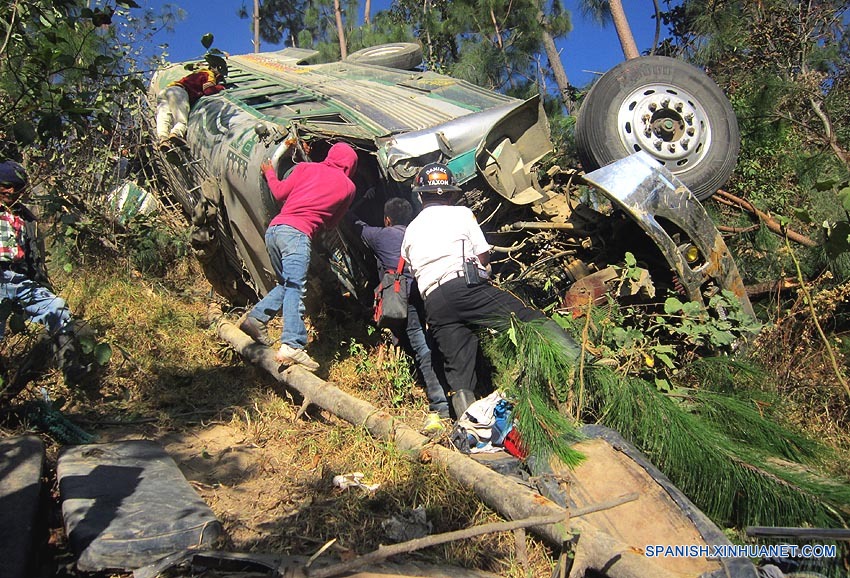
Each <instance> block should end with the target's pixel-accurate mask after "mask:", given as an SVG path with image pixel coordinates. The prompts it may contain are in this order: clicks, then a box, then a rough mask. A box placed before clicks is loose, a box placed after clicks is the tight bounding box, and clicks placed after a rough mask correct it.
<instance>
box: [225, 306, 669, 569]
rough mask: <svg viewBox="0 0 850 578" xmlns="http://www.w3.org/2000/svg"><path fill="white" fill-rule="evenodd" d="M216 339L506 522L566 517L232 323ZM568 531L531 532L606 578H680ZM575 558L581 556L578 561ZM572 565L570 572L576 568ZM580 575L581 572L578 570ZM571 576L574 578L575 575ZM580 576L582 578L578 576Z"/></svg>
mask: <svg viewBox="0 0 850 578" xmlns="http://www.w3.org/2000/svg"><path fill="white" fill-rule="evenodd" d="M217 332H218V335H219V337H221V338H222V339H223V340H225V341H226V342H227V343H229V344H230V345H231V346H232V347H233V348H234V349H235V350H236V351H237V352H238V353H239V354H240V355H242V356H243V357H244V358H245V359H247V360H248V361H250V362H251V363H252V364H254V365H256V366H259V367H262V368H263V369H265V370H266V371H267V372H268V373H269V374H271V375H272V376H273V377H274V378H275V379H276V380H277V381H278V382H280V383H282V384H283V385H285V386H287V387H288V388H291V389H292V390H295V391H296V392H298V393H299V394H301V395H302V396H303V397H304V399H305V402H309V403H312V404H314V405H316V406H318V407H320V408H322V409H324V410H327V411H330V412H331V413H333V414H334V415H335V416H337V417H339V418H341V419H343V420H345V421H347V422H349V423H351V424H353V425H355V426H357V427H360V428H364V429H366V430H367V431H368V432H369V433H370V434H371V435H372V436H374V437H376V438H380V439H383V440H387V441H390V442H392V443H394V444H395V445H396V447H398V448H399V449H401V450H402V451H405V452H408V453H410V454H411V455H413V456H415V457H417V458H419V459H426V458H427V459H430V460H431V461H433V462H435V463H438V464H440V465H442V466H443V467H444V468H445V470H446V472H447V473H448V475H450V476H451V477H452V478H453V479H455V480H456V481H458V482H459V483H461V484H462V485H464V486H467V487H469V488H471V489H472V490H473V491H474V492H475V494H476V495H477V496H478V497H479V498H480V499H481V500H482V501H483V502H484V503H485V504H487V506H489V507H490V508H492V509H494V510H495V511H497V512H498V513H499V514H500V515H502V516H503V517H504V518H506V519H508V520H522V519H526V518H536V517H540V518H543V517H551V516H553V515H560V516H562V517H563V518H564V519H566V518H567V515H568V514H567V511H566V510H565V509H563V508H561V507H560V506H558V505H557V504H555V503H554V502H552V501H551V500H549V499H548V498H545V497H543V496H541V495H540V494H538V493H537V492H533V491H531V490H530V489H528V488H526V487H525V486H522V485H520V484H518V483H516V482H514V481H512V480H511V479H509V478H507V477H505V476H503V475H501V474H498V473H496V472H494V471H493V470H491V469H490V468H488V467H486V466H484V465H482V464H479V463H478V462H476V461H475V460H472V459H470V458H469V457H467V456H465V455H464V454H461V453H459V452H457V451H452V450H450V449H448V448H445V447H443V446H439V445H435V444H433V443H432V441H431V440H430V439H429V438H427V437H425V436H423V435H421V434H420V433H419V432H417V431H415V430H414V429H413V428H411V427H409V426H408V425H406V424H404V423H403V422H401V421H399V420H397V419H395V418H394V417H393V416H392V415H390V414H389V413H387V412H386V411H383V410H381V409H379V408H376V407H375V406H373V405H372V404H370V403H368V402H365V401H363V400H361V399H359V398H357V397H354V396H352V395H350V394H348V393H345V392H344V391H342V390H340V389H339V388H337V387H335V386H334V385H333V384H331V383H329V382H326V381H324V380H322V379H320V378H319V377H317V376H315V375H313V374H312V373H310V372H308V371H306V370H305V369H303V368H301V367H299V366H291V367H288V368H283V367H281V365H280V364H279V363H278V362H277V361H275V359H274V350H272V349H270V348H268V347H263V346H261V345H259V344H257V343H255V342H254V341H253V340H252V339H251V338H250V337H248V336H247V335H245V334H244V333H242V331H240V330H239V329H238V328H237V327H236V326H235V325H234V324H233V323H230V322H229V321H227V320H224V319H219V320H218V321H217ZM571 525H572V528H565V527H564V525H563V524H547V525H541V526H533V527H531V528H530V529H531V530H532V532H534V533H535V534H536V535H537V536H538V537H540V538H541V539H543V540H544V541H545V542H547V543H548V544H550V545H551V546H552V547H554V548H558V549H560V548H561V547H562V546H563V544H564V543H565V542H568V541H570V540H573V539H574V538H575V537H576V536H577V537H578V544H579V547H578V551H577V562H580V565H581V567H582V568H584V569H587V568H595V569H602V568H604V569H605V575H606V576H609V577H610V578H645V577H646V576H667V577H669V578H685V576H684V575H682V574H677V573H671V572H670V571H669V569H662V568H660V567H659V566H658V565H657V564H656V563H655V562H654V561H653V560H651V559H649V558H646V557H645V556H644V554H643V552H641V551H637V550H636V549H634V548H631V547H629V546H627V545H625V544H623V543H621V542H619V541H617V540H616V539H614V538H613V537H612V536H611V535H609V534H607V533H606V532H603V531H602V530H600V529H599V528H596V527H594V526H592V525H590V524H589V523H587V522H585V521H583V520H580V519H575V518H574V519H572V520H571ZM578 554H580V555H581V557H580V559H578ZM576 567H577V566H576V564H574V566H573V569H574V570H575V568H576ZM582 572H583V570H582ZM570 575H571V576H579V574H575V573H574V572H571V573H570ZM582 575H583V574H582Z"/></svg>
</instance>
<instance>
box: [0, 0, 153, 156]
mask: <svg viewBox="0 0 850 578" xmlns="http://www.w3.org/2000/svg"><path fill="white" fill-rule="evenodd" d="M116 4H117V9H115V8H112V7H109V6H107V7H103V8H100V7H96V8H89V7H88V3H87V2H83V1H81V0H76V1H75V0H69V1H66V2H49V1H47V0H21V1H18V2H12V3H6V4H5V7H4V8H0V21H3V22H4V23H6V26H5V27H4V28H5V30H4V42H3V44H2V45H0V103H2V104H0V134H2V135H5V138H7V139H15V140H16V144H15V145H13V144H12V143H10V142H7V143H5V145H4V148H5V151H4V152H5V154H9V155H11V156H16V153H15V148H16V146H24V145H29V144H32V143H33V142H34V141H35V140H37V139H38V140H40V141H41V144H46V143H47V142H48V141H49V140H50V139H61V138H62V137H63V136H64V135H65V134H66V131H76V132H77V133H78V134H79V133H80V132H85V131H87V130H88V129H89V127H90V126H91V125H92V124H95V125H96V126H100V127H101V128H104V129H111V128H112V127H113V122H112V119H113V112H114V110H115V108H114V107H115V104H116V103H115V100H116V99H115V95H116V94H123V93H129V92H132V91H135V90H139V91H143V90H144V86H143V84H142V82H141V81H140V79H139V78H138V77H136V76H135V75H134V74H132V73H131V72H130V70H129V67H128V63H127V60H126V56H127V52H129V50H127V51H125V50H123V49H122V48H123V47H121V46H120V45H118V44H117V43H116V35H115V31H114V29H113V23H114V22H116V21H117V20H118V19H121V18H124V17H126V16H127V15H128V14H129V9H130V8H138V7H139V6H138V5H137V4H136V3H135V2H133V1H132V0H127V1H119V2H117V3H116Z"/></svg>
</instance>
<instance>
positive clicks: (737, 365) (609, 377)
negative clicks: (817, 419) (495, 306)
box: [488, 319, 850, 527]
mask: <svg viewBox="0 0 850 578" xmlns="http://www.w3.org/2000/svg"><path fill="white" fill-rule="evenodd" d="M549 323H551V321H549ZM488 353H489V354H490V357H491V359H492V360H493V362H494V365H495V366H496V367H495V368H496V371H497V376H498V379H499V386H500V388H501V389H503V390H504V391H505V392H506V395H508V396H509V397H510V398H511V399H513V400H514V403H515V408H516V409H515V419H516V423H517V427H518V428H519V431H520V432H521V433H522V436H523V439H524V440H525V441H526V442H527V445H528V449H529V450H530V452H531V453H532V454H535V455H541V457H545V456H546V455H548V454H549V453H555V454H556V455H558V456H559V457H561V458H562V459H564V461H565V463H567V464H569V465H573V464H574V463H575V461H574V460H575V456H574V454H575V451H574V450H571V452H572V453H571V452H568V451H565V448H564V447H563V446H564V445H568V444H569V443H572V442H573V441H575V440H576V439H577V437H578V433H577V430H576V425H575V423H574V422H572V421H570V420H569V419H568V418H567V417H566V416H565V415H564V413H563V412H564V410H565V409H566V408H573V409H576V408H577V407H578V405H577V404H576V403H575V400H576V399H577V398H578V396H579V392H580V391H583V394H582V395H583V396H584V397H585V401H584V405H583V406H582V407H581V415H580V416H579V417H581V418H583V419H585V420H590V421H598V422H600V423H602V424H604V425H606V426H608V427H612V428H614V429H616V430H617V431H619V432H620V434H621V435H623V437H625V438H626V439H627V440H629V441H631V442H632V443H634V444H635V445H636V446H637V447H638V448H639V449H640V450H641V451H643V452H644V453H645V454H646V455H647V456H648V457H649V458H650V459H651V460H652V461H653V462H654V463H655V464H656V465H657V466H658V467H659V468H660V469H661V470H662V471H663V472H664V473H665V474H666V475H667V476H668V477H669V478H670V479H671V480H672V481H673V482H674V483H675V484H676V485H677V486H678V487H679V488H680V489H681V490H682V491H683V492H685V494H686V495H688V496H689V497H690V498H691V499H692V500H693V501H694V502H695V503H697V505H698V506H699V507H700V508H701V509H702V510H703V511H704V512H705V513H706V514H707V515H708V516H710V517H711V518H712V519H714V520H715V521H716V522H717V523H718V524H722V525H734V526H739V527H740V526H743V525H747V524H755V525H803V524H811V525H821V526H835V525H838V526H843V525H845V518H846V517H847V516H848V513H850V486H848V485H847V484H846V483H838V482H835V481H832V480H829V479H826V478H824V477H821V476H820V475H819V474H818V473H817V472H816V470H814V469H813V468H814V467H815V466H817V465H818V464H819V463H821V462H822V460H823V459H824V458H825V457H828V456H829V455H830V452H829V450H827V449H826V448H824V447H823V446H821V445H820V444H818V443H817V442H815V441H813V440H810V439H808V438H806V437H805V436H803V435H801V434H799V433H796V432H793V431H790V430H788V429H787V428H784V427H782V426H781V425H779V424H777V423H776V422H775V421H774V420H773V419H772V417H773V416H772V415H771V412H770V409H771V408H772V407H776V405H775V403H774V401H773V400H772V399H771V398H770V396H769V395H768V394H767V393H766V392H765V391H764V389H763V385H764V384H763V383H762V381H763V380H762V379H761V373H760V372H759V371H758V370H757V369H756V368H754V367H753V366H751V365H748V364H746V363H742V362H739V361H736V360H734V359H731V358H722V357H718V358H712V359H703V360H698V361H696V362H695V363H693V367H690V368H689V371H688V372H687V376H686V377H687V378H688V380H689V381H688V384H689V385H691V386H692V387H690V388H677V389H676V390H675V394H670V393H665V392H664V391H662V390H661V389H659V388H658V387H656V385H655V384H653V383H650V382H648V381H646V380H644V379H641V378H639V377H635V376H630V375H625V376H624V375H620V374H618V373H616V372H615V371H613V370H612V369H610V368H608V367H604V366H601V365H598V364H593V363H590V364H588V365H586V366H585V368H584V371H583V374H584V375H583V378H584V379H583V380H580V379H579V376H578V368H577V366H576V362H575V360H576V359H577V357H576V355H575V351H574V350H571V349H570V348H569V347H568V346H565V344H564V342H563V339H562V338H557V337H556V338H554V339H553V331H552V327H551V325H549V324H547V323H546V322H539V323H538V322H532V323H523V322H521V321H519V320H517V319H512V320H511V324H510V327H509V328H508V329H507V330H506V331H503V332H501V334H499V335H498V336H496V337H494V338H493V339H492V340H491V341H490V343H489V347H488ZM580 382H581V383H580ZM559 410H560V412H559ZM565 458H566V459H565Z"/></svg>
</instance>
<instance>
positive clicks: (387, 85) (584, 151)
mask: <svg viewBox="0 0 850 578" xmlns="http://www.w3.org/2000/svg"><path fill="white" fill-rule="evenodd" d="M316 56H317V53H316V52H315V51H310V50H302V49H294V48H286V49H284V50H281V51H277V52H270V53H259V54H246V55H241V56H231V57H229V58H228V60H227V63H228V66H229V74H228V77H227V89H226V90H224V91H222V92H220V93H219V94H217V95H215V96H208V97H204V98H201V99H200V101H199V102H198V103H197V104H195V106H194V108H193V109H192V113H191V115H190V117H189V125H188V133H187V139H186V141H187V143H186V145H185V146H179V147H175V148H174V149H173V150H171V151H165V152H162V153H161V154H162V157H163V158H162V159H161V160H162V162H161V169H162V171H161V172H162V174H163V175H164V177H165V179H166V180H167V182H168V186H169V189H170V191H171V193H172V194H173V195H174V196H175V197H176V198H177V199H178V200H179V202H180V204H181V205H182V206H183V209H184V210H185V211H186V213H187V214H188V215H191V219H192V222H193V224H194V226H195V229H194V234H193V247H194V248H195V250H196V254H197V255H198V257H199V259H200V261H201V263H202V264H203V266H204V270H205V273H206V275H207V277H208V279H209V280H210V282H211V283H212V285H213V287H214V288H215V290H216V291H217V292H218V293H220V294H221V295H223V296H224V297H226V298H228V299H229V300H231V301H232V302H235V303H246V302H251V301H253V300H255V299H256V297H257V295H262V294H265V293H266V292H267V291H268V290H269V289H271V287H273V286H274V283H275V281H274V278H273V273H272V268H271V266H270V263H269V261H268V255H267V253H266V249H265V244H264V238H263V236H264V231H265V229H266V225H267V224H268V222H269V221H270V220H271V218H272V217H273V216H274V215H275V214H276V213H277V210H278V208H277V206H276V205H275V202H274V200H273V199H272V196H271V194H270V192H269V189H268V186H267V184H266V183H265V179H264V178H263V176H262V173H261V170H260V165H261V163H262V162H263V161H264V160H266V159H270V160H271V161H272V163H273V166H274V167H275V169H276V171H277V174H278V176H279V177H283V176H284V175H285V174H286V173H287V171H288V170H289V169H291V168H292V167H293V166H294V165H295V164H296V163H299V162H303V161H309V160H322V159H323V158H324V156H325V154H326V151H327V150H328V148H329V147H330V146H331V145H332V144H333V143H335V142H340V141H344V142H347V143H348V144H350V145H351V146H353V147H354V148H355V150H357V153H358V157H359V163H358V168H357V174H356V175H355V176H354V179H353V180H354V181H355V184H356V185H357V190H358V193H357V194H358V198H357V199H356V200H355V205H354V209H355V211H356V212H357V214H358V215H359V216H361V218H363V219H364V220H366V221H367V222H368V221H371V222H372V224H375V225H378V224H380V222H381V211H382V207H383V203H384V201H385V199H387V198H389V197H392V196H402V197H406V198H409V199H410V200H411V201H412V202H413V204H414V207H416V206H417V200H416V199H413V198H410V197H411V193H410V183H411V181H412V179H413V177H414V175H415V174H416V172H417V171H418V170H419V168H420V167H422V166H423V165H425V164H427V163H429V162H435V161H440V162H444V163H447V164H448V166H449V167H450V168H451V169H452V170H453V172H454V173H455V175H457V177H458V180H459V182H460V184H461V186H462V188H463V189H464V191H465V192H464V195H463V198H462V200H461V201H460V202H462V203H464V204H466V205H467V206H469V207H470V208H471V209H472V210H473V211H474V212H475V214H476V215H477V217H478V220H479V223H480V224H481V226H482V228H483V229H484V231H485V233H486V234H487V235H488V239H489V241H490V242H491V244H493V245H494V246H495V252H496V255H495V256H494V258H493V265H494V272H495V274H496V280H497V281H499V282H511V281H520V282H522V283H523V284H528V285H534V284H535V282H537V283H538V284H539V285H541V286H543V285H544V284H545V286H546V288H547V291H549V292H550V295H549V297H552V296H555V297H557V298H558V299H561V300H563V302H564V303H565V304H567V305H570V304H573V305H574V304H575V303H582V302H586V301H587V300H597V299H600V298H602V297H603V295H604V294H605V293H606V292H608V291H610V289H611V288H612V284H613V282H612V280H614V279H616V277H617V275H616V273H615V271H616V269H615V268H616V267H618V266H619V265H620V264H621V263H623V260H624V256H625V254H626V252H630V253H632V254H633V255H634V256H635V258H636V261H637V263H638V264H639V266H640V267H642V268H644V269H645V271H646V279H648V281H647V283H644V284H643V285H642V287H639V288H637V289H635V291H637V292H642V294H644V296H645V294H646V293H648V294H649V295H650V296H651V295H653V294H654V295H664V294H666V293H669V292H670V291H676V292H678V293H679V294H681V295H683V296H684V297H686V298H687V299H690V300H692V301H698V302H704V303H705V302H707V300H708V298H709V297H710V296H711V295H713V294H715V293H717V292H718V291H720V290H723V289H726V290H730V291H732V292H733V293H734V294H735V295H736V296H737V297H738V299H739V300H740V301H741V303H742V305H743V309H744V311H746V312H750V313H751V312H752V309H751V307H750V303H749V301H748V299H747V296H746V292H745V290H744V286H743V283H742V280H741V277H740V275H739V273H738V271H737V269H736V266H735V263H734V261H733V260H732V258H731V256H730V254H729V252H728V250H727V248H726V246H725V244H724V242H723V240H722V238H721V236H720V234H719V233H718V231H717V230H716V228H715V227H714V226H713V224H712V222H711V220H710V219H709V217H708V215H707V214H706V212H705V210H704V209H703V208H702V206H701V204H700V202H699V199H704V198H707V197H708V196H710V195H711V194H713V193H714V191H715V190H716V189H717V188H718V187H719V186H720V185H722V184H723V182H724V181H725V180H726V179H727V178H728V176H729V174H730V173H731V171H732V169H733V168H734V165H735V161H736V158H737V151H738V141H739V138H738V129H737V123H736V120H735V116H734V114H733V112H732V109H731V107H730V105H729V104H728V102H727V101H726V99H725V97H724V96H723V94H722V92H721V91H720V90H719V88H718V87H717V86H716V85H714V83H713V82H712V81H711V80H710V79H708V77H706V76H705V75H704V74H703V73H702V72H701V71H698V70H696V69H694V68H692V67H690V66H688V65H686V64H685V63H682V62H680V61H676V60H673V59H669V58H662V57H645V58H638V59H634V60H630V61H627V62H624V63H622V64H621V65H619V66H617V67H616V68H614V69H612V70H611V71H610V72H608V73H607V74H605V75H604V76H602V77H601V78H600V79H599V80H598V81H597V82H596V83H595V85H594V86H593V88H592V89H591V90H590V92H589V93H588V94H587V96H586V98H585V99H584V103H583V105H582V109H581V111H580V113H579V120H578V123H577V126H576V143H577V146H578V152H579V157H580V159H581V162H582V165H583V168H584V169H585V170H591V169H596V170H594V171H593V172H588V173H586V174H585V173H583V172H581V171H576V170H563V169H561V168H560V167H558V166H555V165H552V163H551V160H550V159H551V156H552V155H551V153H552V152H553V144H552V141H551V139H550V132H549V125H548V121H547V118H546V116H545V114H544V112H543V107H542V104H541V99H540V98H539V97H534V98H531V99H529V100H518V99H515V98H511V97H508V96H505V95H502V94H499V93H496V92H493V91H490V90H486V89H483V88H480V87H478V86H474V85H472V84H470V83H468V82H465V81H462V80H458V79H455V78H451V77H449V76H445V75H441V74H437V73H434V72H430V71H423V70H421V69H419V68H417V67H418V66H419V65H420V64H421V49H420V48H419V46H418V45H416V44H408V43H399V44H391V45H382V46H379V47H374V48H370V49H365V50H362V51H359V52H356V53H354V54H352V55H350V56H349V57H348V58H347V59H345V60H343V61H341V62H332V63H327V64H310V62H311V61H312V59H314V58H315V57H316ZM195 65H196V63H185V64H179V65H173V66H170V67H167V68H164V69H162V70H159V71H158V72H157V73H156V74H155V76H154V78H153V80H152V83H151V85H150V92H149V98H150V99H151V102H155V99H156V95H157V94H158V92H159V91H160V90H161V89H162V88H164V87H165V86H166V85H167V84H168V83H169V82H172V81H174V80H176V79H178V78H180V77H181V76H183V75H185V74H186V71H187V69H189V70H191V69H192V67H193V66H195ZM319 241H320V242H319V243H317V245H319V247H318V250H319V251H320V253H321V254H322V257H323V259H320V261H322V262H324V263H327V264H328V265H329V267H330V270H331V271H332V272H333V273H334V275H333V277H334V278H335V279H337V280H338V281H339V283H340V284H341V285H342V286H343V287H344V289H345V290H346V291H347V292H348V293H351V294H354V295H358V296H361V297H363V298H364V299H369V298H370V297H369V295H370V287H371V286H372V285H373V275H374V265H373V263H374V260H373V259H372V258H371V257H370V256H369V255H368V254H367V253H365V252H364V248H363V247H362V245H361V244H360V242H359V240H358V239H357V238H355V237H354V236H353V235H352V234H351V232H350V231H347V230H346V229H345V227H344V226H343V227H340V228H338V230H335V231H331V232H327V233H325V234H324V235H323V236H322V237H321V238H320V239H319ZM314 261H315V259H314ZM553 291H554V292H555V295H552V294H551V293H552V292H553ZM632 297H636V296H635V295H632Z"/></svg>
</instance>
